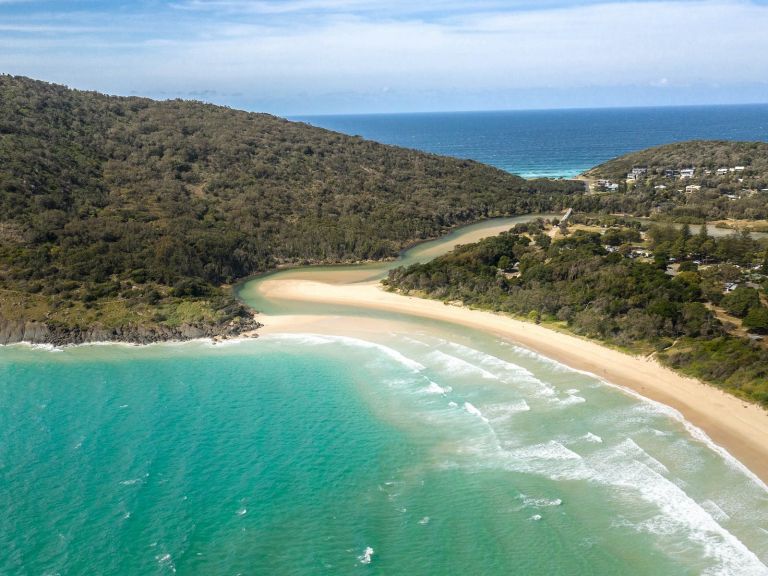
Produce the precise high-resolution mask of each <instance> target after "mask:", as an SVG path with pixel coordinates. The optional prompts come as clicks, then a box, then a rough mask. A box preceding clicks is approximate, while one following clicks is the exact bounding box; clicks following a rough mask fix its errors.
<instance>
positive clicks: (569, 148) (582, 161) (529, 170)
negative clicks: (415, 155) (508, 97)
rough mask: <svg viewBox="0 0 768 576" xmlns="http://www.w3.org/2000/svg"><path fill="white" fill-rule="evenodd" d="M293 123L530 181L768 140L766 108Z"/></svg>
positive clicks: (382, 117)
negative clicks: (689, 149)
mask: <svg viewBox="0 0 768 576" xmlns="http://www.w3.org/2000/svg"><path fill="white" fill-rule="evenodd" d="M292 119H293V120H299V121H302V122H308V123H310V124H312V125H314V126H320V127H322V128H328V129H330V130H335V131H338V132H343V133H345V134H351V135H359V136H362V137H364V138H367V139H369V140H376V141H377V142H383V143H385V144H393V145H396V146H405V147H407V148H415V149H417V150H423V151H426V152H433V153H435V154H443V155H446V156H454V157H456V158H468V159H472V160H477V161H479V162H484V163H486V164H490V165H492V166H496V167H497V168H501V169H502V170H506V171H508V172H513V173H515V174H520V175H521V176H525V177H526V178H531V177H537V176H548V177H559V176H563V177H572V176H576V175H577V174H580V173H581V172H583V171H585V170H587V169H588V168H592V167H593V166H596V165H597V164H600V163H602V162H605V161H606V160H610V159H611V158H614V157H616V156H621V155H622V154H626V153H628V152H633V151H636V150H642V149H643V148H648V147H650V146H657V145H660V144H668V143H670V142H680V141H684V140H696V139H705V140H763V141H768V104H757V105H748V106H689V107H673V108H670V107H667V108H610V109H596V110H585V109H579V110H533V111H531V110H526V111H505V112H439V113H428V114H367V115H345V116H302V117H295V118H292Z"/></svg>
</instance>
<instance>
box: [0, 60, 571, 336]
mask: <svg viewBox="0 0 768 576" xmlns="http://www.w3.org/2000/svg"><path fill="white" fill-rule="evenodd" d="M581 190H582V185H581V184H580V183H577V182H569V181H550V180H537V181H526V180H524V179H522V178H519V177H517V176H514V175H511V174H508V173H506V172H503V171H501V170H497V169H495V168H491V167H488V166H484V165H482V164H479V163H476V162H472V161H463V160H456V159H450V158H442V157H438V156H435V155H431V154H425V153H420V152H416V151H412V150H406V149H401V148H396V147H392V146H385V145H381V144H377V143H374V142H369V141H365V140H363V139H361V138H358V137H350V136H345V135H342V134H338V133H334V132H330V131H327V130H323V129H319V128H314V127H311V126H308V125H305V124H300V123H294V122H289V121H286V120H283V119H280V118H277V117H274V116H269V115H266V114H255V113H247V112H242V111H237V110H232V109H228V108H223V107H219V106H213V105H210V104H203V103H199V102H190V101H179V100H173V101H162V102H158V101H152V100H148V99H144V98H123V97H113V96H106V95H102V94H98V93H93V92H81V91H76V90H70V89H67V88H65V87H63V86H57V85H52V84H47V83H44V82H39V81H34V80H30V79H27V78H22V77H13V76H7V75H3V76H0V296H1V298H0V343H2V342H9V341H15V340H20V339H26V340H30V339H32V340H38V341H56V342H67V341H75V342H77V341H82V340H88V339H127V340H134V341H147V340H153V339H163V338H184V337H191V336H194V335H201V334H205V335H210V334H214V333H229V332H237V331H238V330H240V329H243V328H246V327H254V325H255V324H254V322H253V321H252V319H251V314H250V311H248V310H246V309H245V308H244V307H243V306H241V305H240V304H239V303H238V302H237V301H236V300H235V298H234V296H233V294H232V291H231V290H230V289H229V288H228V285H229V284H231V283H232V282H234V281H236V280H238V279H241V278H244V277H247V276H249V275H252V274H254V273H258V272H262V271H266V270H270V269H273V268H275V267H276V266H278V265H280V264H291V263H315V262H317V263H320V262H324V263H327V262H342V261H344V262H350V261H357V260H366V259H383V258H389V257H393V256H395V255H396V254H397V253H398V252H399V251H400V250H401V249H402V248H403V247H405V246H406V245H408V244H411V243H413V242H416V241H418V240H422V239H426V238H433V237H436V236H438V235H439V234H441V233H443V232H445V231H446V230H448V229H449V228H451V227H454V226H456V225H460V224H463V223H468V222H472V221H475V220H479V219H483V218H488V217H492V216H501V215H513V214H522V213H528V212H538V211H544V210H553V209H558V208H562V207H564V206H567V205H569V204H570V203H571V200H570V198H571V197H572V196H573V195H574V194H578V193H580V192H581Z"/></svg>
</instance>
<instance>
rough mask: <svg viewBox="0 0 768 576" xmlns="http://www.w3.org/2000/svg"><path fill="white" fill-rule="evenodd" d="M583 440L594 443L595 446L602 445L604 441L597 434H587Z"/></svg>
mask: <svg viewBox="0 0 768 576" xmlns="http://www.w3.org/2000/svg"><path fill="white" fill-rule="evenodd" d="M581 439H582V440H586V441H587V442H592V443H595V444H602V443H603V439H602V438H600V436H598V435H597V434H592V432H587V433H586V434H584V436H582V437H581Z"/></svg>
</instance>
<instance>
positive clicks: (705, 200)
mask: <svg viewBox="0 0 768 576" xmlns="http://www.w3.org/2000/svg"><path fill="white" fill-rule="evenodd" d="M584 177H585V178H586V179H588V180H590V181H591V182H592V192H595V193H593V194H587V195H584V196H582V197H581V198H579V199H578V200H577V201H576V202H575V204H574V208H575V209H576V210H578V211H581V212H602V213H606V212H608V213H624V214H634V215H637V216H650V217H655V218H659V219H672V220H675V221H677V222H689V223H692V224H693V223H702V222H705V221H710V222H713V221H720V222H721V224H722V225H723V226H735V224H733V223H731V222H729V221H731V220H747V221H756V222H750V223H745V222H742V223H740V225H742V226H745V227H750V228H752V229H764V230H768V221H766V220H767V219H768V142H729V141H691V142H678V143H675V144H667V145H664V146H657V147H654V148H649V149H647V150H642V151H640V152H635V153H632V154H627V155H625V156H621V157H619V158H616V159H614V160H610V161H608V162H606V163H604V164H601V165H599V166H597V167H595V168H593V169H591V170H589V171H587V172H586V173H585V174H584Z"/></svg>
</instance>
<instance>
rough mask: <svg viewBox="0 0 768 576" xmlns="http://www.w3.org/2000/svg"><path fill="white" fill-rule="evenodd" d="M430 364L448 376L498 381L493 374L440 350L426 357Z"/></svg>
mask: <svg viewBox="0 0 768 576" xmlns="http://www.w3.org/2000/svg"><path fill="white" fill-rule="evenodd" d="M427 358H428V359H429V361H430V363H432V364H435V365H437V366H439V367H440V368H442V369H443V370H445V371H446V372H448V373H450V374H454V375H455V374H461V375H464V376H480V377H481V378H485V379H487V380H498V377H497V376H496V375H495V374H492V373H490V372H489V371H488V370H485V369H484V368H482V367H480V366H477V365H475V364H472V363H471V362H467V361H466V360H462V359H461V358H458V357H457V356H452V355H451V354H446V353H445V352H443V351H441V350H433V351H432V352H430V353H429V355H428V356H427Z"/></svg>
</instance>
